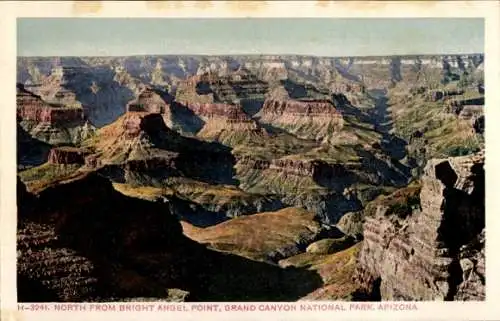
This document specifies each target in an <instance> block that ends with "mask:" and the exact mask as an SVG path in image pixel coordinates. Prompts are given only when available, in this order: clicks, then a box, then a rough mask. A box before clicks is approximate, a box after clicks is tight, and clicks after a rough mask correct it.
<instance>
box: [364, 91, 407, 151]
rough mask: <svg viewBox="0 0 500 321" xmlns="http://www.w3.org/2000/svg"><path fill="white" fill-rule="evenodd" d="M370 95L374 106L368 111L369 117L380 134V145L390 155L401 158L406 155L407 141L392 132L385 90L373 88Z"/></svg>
mask: <svg viewBox="0 0 500 321" xmlns="http://www.w3.org/2000/svg"><path fill="white" fill-rule="evenodd" d="M370 95H371V96H372V97H373V99H374V100H375V107H374V108H373V109H372V110H371V112H370V117H371V118H372V122H373V124H374V125H375V130H376V131H377V132H379V133H381V134H382V142H381V147H382V150H383V151H384V152H386V153H389V155H391V157H393V158H395V159H397V160H401V159H403V158H404V157H405V156H406V145H407V142H406V141H405V140H403V139H401V138H399V137H397V136H395V135H393V134H391V131H392V130H393V121H392V116H391V114H390V111H389V106H388V100H389V99H388V98H387V91H386V90H381V89H373V90H371V91H370Z"/></svg>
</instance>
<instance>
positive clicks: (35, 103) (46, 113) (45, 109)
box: [16, 91, 85, 124]
mask: <svg viewBox="0 0 500 321" xmlns="http://www.w3.org/2000/svg"><path fill="white" fill-rule="evenodd" d="M16 100H17V116H18V118H19V119H20V120H27V121H33V122H37V123H50V124H57V123H70V122H75V121H83V120H84V119H85V115H84V111H83V108H62V107H53V106H51V105H50V104H48V103H47V102H45V101H43V100H42V99H41V98H40V96H37V95H35V94H32V93H30V92H28V91H18V93H17V99H16Z"/></svg>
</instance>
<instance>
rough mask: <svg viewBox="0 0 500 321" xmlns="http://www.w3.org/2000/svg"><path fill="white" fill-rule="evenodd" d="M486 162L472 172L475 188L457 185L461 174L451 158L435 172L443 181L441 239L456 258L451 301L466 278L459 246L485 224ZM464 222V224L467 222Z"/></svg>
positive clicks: (466, 241)
mask: <svg viewBox="0 0 500 321" xmlns="http://www.w3.org/2000/svg"><path fill="white" fill-rule="evenodd" d="M483 166H484V165H483V164H474V165H473V166H472V168H471V173H472V177H471V180H472V183H473V184H472V186H473V190H472V192H471V193H470V194H469V193H466V192H465V191H462V190H459V189H457V188H455V183H456V182H457V180H458V175H457V174H456V173H455V171H454V170H453V168H452V167H451V165H450V163H449V162H448V161H443V162H442V163H440V164H438V165H436V167H435V175H436V178H437V179H439V180H440V181H441V182H442V183H443V184H444V185H445V189H444V191H443V196H444V198H445V199H446V203H444V204H443V206H444V208H443V210H444V211H443V222H442V224H441V226H440V227H439V230H438V241H439V242H442V243H443V244H444V245H445V246H446V247H448V248H449V251H450V253H449V255H450V257H452V258H453V261H452V262H451V264H450V266H449V268H448V272H449V277H448V283H449V284H450V289H449V291H448V293H447V296H446V298H445V300H448V301H452V300H453V298H454V297H455V295H456V293H457V291H458V285H459V284H460V283H462V282H463V271H462V267H461V266H460V250H461V247H462V246H463V245H466V244H469V243H471V242H472V241H473V240H474V238H476V237H477V235H479V233H480V232H481V231H482V230H483V229H484V227H485V207H484V204H485V176H484V167H483ZM464 222H465V224H464Z"/></svg>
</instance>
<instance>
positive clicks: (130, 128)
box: [118, 112, 167, 138]
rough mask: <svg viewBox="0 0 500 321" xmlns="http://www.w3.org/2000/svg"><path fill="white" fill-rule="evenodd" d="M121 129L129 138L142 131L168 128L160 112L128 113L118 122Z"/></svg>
mask: <svg viewBox="0 0 500 321" xmlns="http://www.w3.org/2000/svg"><path fill="white" fill-rule="evenodd" d="M118 124H119V125H121V126H119V127H121V128H120V131H122V132H123V133H124V134H125V136H127V137H128V138H132V137H137V136H138V135H139V134H140V133H141V132H143V131H144V132H161V131H163V130H166V129H167V128H166V127H165V124H164V122H163V118H162V117H161V116H160V115H159V114H150V113H142V112H141V113H133V112H132V113H131V112H129V113H127V114H125V115H124V116H123V118H122V121H121V122H118Z"/></svg>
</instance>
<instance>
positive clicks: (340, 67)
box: [334, 58, 361, 82]
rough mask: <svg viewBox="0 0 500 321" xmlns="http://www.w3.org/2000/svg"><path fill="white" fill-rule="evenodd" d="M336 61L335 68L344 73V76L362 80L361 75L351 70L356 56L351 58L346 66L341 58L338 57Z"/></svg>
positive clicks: (357, 80) (349, 78) (353, 79)
mask: <svg viewBox="0 0 500 321" xmlns="http://www.w3.org/2000/svg"><path fill="white" fill-rule="evenodd" d="M334 62H335V69H336V70H337V71H338V72H339V73H340V74H341V75H342V77H344V78H346V79H348V80H352V81H356V82H359V81H361V79H360V76H358V75H355V74H353V73H351V72H350V69H351V67H352V65H353V63H354V58H349V62H348V63H347V65H346V66H344V65H342V63H341V62H340V59H338V58H337V59H335V60H334Z"/></svg>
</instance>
